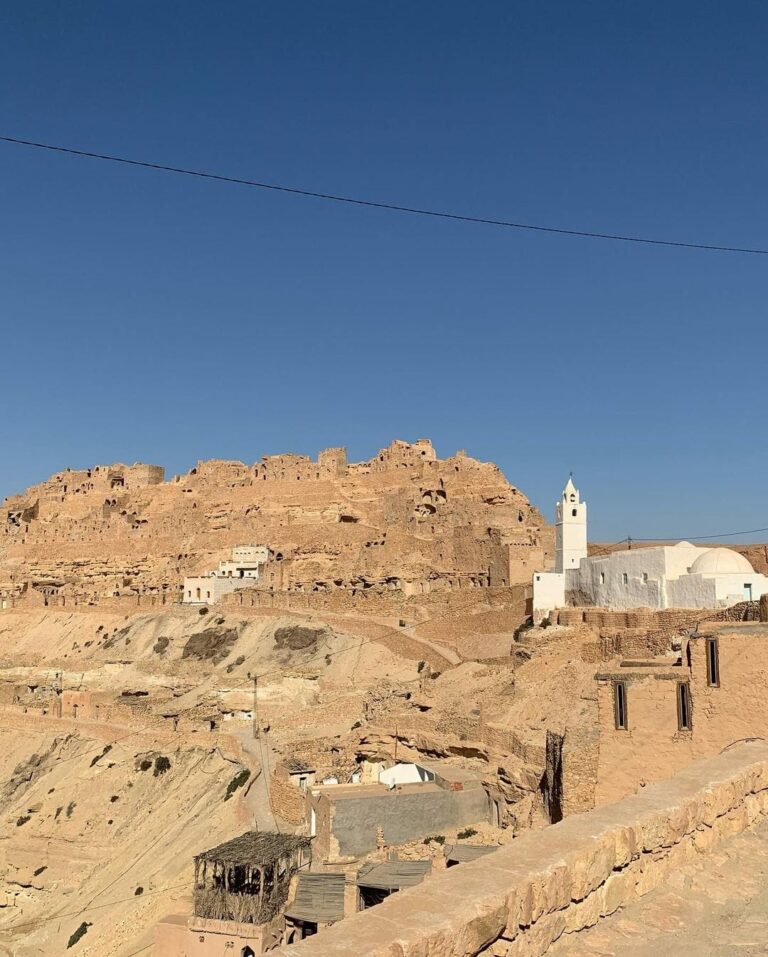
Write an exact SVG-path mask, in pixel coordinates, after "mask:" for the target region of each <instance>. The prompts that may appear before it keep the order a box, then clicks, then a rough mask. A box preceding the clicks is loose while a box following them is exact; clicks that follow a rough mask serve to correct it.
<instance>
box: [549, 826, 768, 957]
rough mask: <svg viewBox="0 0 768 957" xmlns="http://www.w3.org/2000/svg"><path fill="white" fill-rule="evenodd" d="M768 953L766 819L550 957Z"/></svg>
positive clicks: (744, 956) (704, 956) (741, 956)
mask: <svg viewBox="0 0 768 957" xmlns="http://www.w3.org/2000/svg"><path fill="white" fill-rule="evenodd" d="M766 953H768V822H763V823H760V824H758V825H757V826H756V827H755V828H754V829H750V830H748V831H745V832H744V833H743V834H738V835H736V836H735V837H732V838H729V839H728V840H727V841H724V842H723V843H722V845H720V846H719V847H717V848H715V849H714V850H713V851H711V852H710V853H709V854H706V855H704V856H703V857H702V859H701V860H700V861H695V862H693V863H692V864H690V865H689V866H687V867H685V868H683V869H681V870H680V871H678V872H677V873H675V874H672V875H671V876H670V877H669V879H668V880H667V881H666V883H665V885H664V887H663V888H659V889H658V890H655V891H651V893H650V894H648V895H647V896H646V897H643V898H641V899H640V900H639V901H636V902H635V903H634V904H630V905H629V906H628V907H625V908H623V909H622V910H621V911H619V912H618V913H616V914H614V915H612V916H611V917H608V918H606V920H604V921H602V922H601V923H599V924H597V925H596V926H595V927H593V928H590V929H589V930H585V931H583V932H582V933H580V934H577V935H576V936H575V937H574V936H569V937H567V938H561V940H560V941H558V942H557V943H556V944H555V945H554V946H553V947H552V948H551V949H550V950H549V951H548V957H608V955H612V954H621V955H622V957H658V955H659V954H674V955H675V957H725V955H726V954H727V955H729V957H730V955H732V954H736V955H739V957H756V955H757V954H766Z"/></svg>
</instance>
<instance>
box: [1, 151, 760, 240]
mask: <svg viewBox="0 0 768 957" xmlns="http://www.w3.org/2000/svg"><path fill="white" fill-rule="evenodd" d="M0 141H2V142H4V143H12V144H14V145H17V146H28V147H32V148H33V149H39V150H48V151H49V152H52V153H66V154H67V155H69V156H79V157H84V158H87V159H95V160H103V161H106V162H108V163H121V164H123V165H124V166H139V167H141V168H143V169H153V170H159V171H161V172H163V173H177V174H179V175H182V176H195V177H197V178H198V179H208V180H215V181H216V182H219V183H231V184H234V185H236V186H250V187H253V188H255V189H267V190H272V191H273V192H277V193H290V194H292V195H294V196H304V197H308V198H311V199H323V200H327V201H329V202H333V203H346V204H347V205H350V206H365V207H367V208H369V209H385V210H389V211H390V212H395V213H410V214H412V215H414V216H430V217H432V218H434V219H450V220H454V221H455V222H462V223H477V224H480V225H484V226H501V227H504V228H506V229H522V230H528V231H530V232H539V233H555V234H557V235H560V236H573V237H576V238H580V239H609V240H612V241H614V242H621V243H639V244H642V245H647V246H674V247H677V248H680V249H701V250H707V251H709V252H728V253H747V254H751V255H759V256H768V249H759V248H751V247H746V246H724V245H715V244H710V243H686V242H679V241H676V240H672V239H651V238H649V237H644V236H628V235H623V234H620V233H600V232H594V231H591V230H586V229H565V228H563V227H559V226H542V225H540V224H535V223H518V222H514V221H512V220H507V219H495V218H494V219H491V218H487V217H484V216H470V215H464V214H461V213H452V212H448V211H446V210H437V209H422V208H420V207H418V206H405V205H401V204H399V203H382V202H376V201H374V200H370V199H359V198H357V197H353V196H339V195H336V194H334V193H322V192H318V191H316V190H311V189H303V188H301V187H298V186H282V185H279V184H277V183H263V182H260V181H258V180H252V179H243V178H241V177H238V176H226V175H224V174H223V173H212V172H208V171H205V170H196V169H188V168H186V167H182V166H168V165H166V164H164V163H153V162H150V161H148V160H136V159H129V158H128V157H125V156H113V155H111V154H109V153H94V152H91V151H90V150H80V149H75V148H73V147H69V146H57V145H54V144H52V143H38V142H35V141H34V140H23V139H19V138H18V137H15V136H0Z"/></svg>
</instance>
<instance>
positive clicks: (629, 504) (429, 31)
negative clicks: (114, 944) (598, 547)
mask: <svg viewBox="0 0 768 957" xmlns="http://www.w3.org/2000/svg"><path fill="white" fill-rule="evenodd" d="M766 35H768V5H766V4H765V3H763V2H759V0H754V2H736V3H732V4H723V3H720V2H701V0H699V2H696V3H693V2H685V0H679V2H676V3H673V4H670V3H662V2H658V0H649V2H646V3H643V4H629V3H616V2H615V0H614V2H589V0H587V2H584V3H572V2H546V0H545V2H540V0H539V2H530V3H527V2H525V3H523V2H509V0H507V2H491V0H488V2H484V3H479V4H469V3H466V2H464V3H457V2H450V0H440V2H431V0H420V2H419V3H417V4H414V3H402V2H401V3H394V2H386V0H384V2H380V3H377V4H361V3H359V2H351V0H350V2H334V0H329V2H327V3H322V4H320V3H317V2H280V3H277V2H273V3H263V2H251V3H245V2H240V3H234V2H226V0H225V2H218V3H216V4H211V3H207V2H206V3H203V2H198V0H183V2H181V0H179V2H171V0H165V2H163V3H157V2H154V0H152V2H150V0H132V2H131V3H120V4H118V3H97V2H95V0H92V2H89V3H86V2H80V0H69V2H68V3H66V4H60V3H55V2H53V0H47V2H39V0H28V2H26V3H16V4H5V5H3V7H2V10H0V133H2V134H6V135H11V136H17V137H22V138H30V139H38V140H43V141H47V142H52V143H61V144H63V145H71V146H74V147H79V148H81V149H86V150H95V151H101V152H112V153H118V154H122V155H127V156H131V157H135V158H139V159H148V160H152V161H155V162H159V163H167V164H170V165H180V166H189V167H194V168H199V169H211V170H216V171H219V172H223V173H225V174H229V175H233V176H241V177H248V178H254V179H260V180H264V181H272V182H277V183H283V184H287V185H297V186H302V187H305V188H307V189H312V190H319V191H326V192H332V193H342V194H348V195H355V196H362V197H367V198H370V199H374V200H378V201H383V202H394V203H401V204H405V205H418V206H423V207H433V208H437V209H448V210H453V211H457V212H462V213H469V214H474V215H479V216H487V217H500V218H507V219H514V220H518V221H530V222H536V223H545V224H551V225H556V226H562V227H566V228H576V229H587V230H596V231H616V232H623V233H631V234H638V235H647V236H658V237H664V238H671V239H678V240H682V241H692V242H705V243H718V244H734V245H741V246H761V247H768V223H766V208H767V204H766V200H767V199H768V185H767V180H766V175H765V164H766V146H768V125H767V122H766V115H767V114H766V102H768V60H766V56H765V37H766ZM0 215H1V219H0V323H1V324H2V332H3V340H4V350H3V352H4V355H3V360H4V361H3V366H2V379H1V380H0V402H2V415H0V448H2V453H1V454H0V494H8V493H11V492H14V491H18V490H20V489H21V488H23V487H25V486H26V485H28V484H30V483H32V482H35V481H39V480H41V479H42V478H44V477H46V476H47V475H49V474H50V473H52V472H54V471H56V470H58V469H60V468H62V467H64V466H67V465H70V466H72V467H82V466H87V465H91V464H95V463H97V462H102V463H104V462H110V461H116V460H123V461H125V460H127V461H133V460H143V461H149V462H157V463H160V464H163V465H165V466H166V467H167V469H168V470H169V472H177V471H183V470H186V469H187V468H188V467H189V466H190V465H192V464H193V463H194V462H195V461H196V460H197V459H200V458H210V457H227V458H238V459H243V460H245V461H248V462H251V461H254V460H255V459H257V458H258V457H260V456H261V455H262V454H264V453H275V452H280V451H294V452H302V453H311V454H314V453H315V452H316V451H317V450H318V449H320V448H322V447H324V446H327V445H336V444H345V445H347V447H348V449H349V452H350V455H351V456H352V457H353V458H356V459H360V458H367V457H369V456H371V455H372V454H374V452H375V451H376V450H377V449H378V448H379V447H380V446H382V445H385V444H387V443H388V442H389V440H390V439H391V438H393V437H400V438H406V439H408V438H410V439H415V438H418V437H421V436H428V437H431V438H432V439H433V441H434V442H435V445H436V447H437V449H438V452H439V453H440V454H441V455H448V454H451V453H453V452H454V451H455V450H456V449H458V448H465V449H467V451H468V452H469V453H470V454H472V455H475V456H476V457H478V458H481V459H490V460H493V461H495V462H497V463H498V464H499V465H500V466H501V467H502V468H503V470H504V471H505V473H506V475H507V476H508V478H509V480H510V481H511V482H512V483H513V484H515V485H518V486H519V487H520V488H521V489H523V490H524V491H525V492H526V493H527V494H528V495H529V496H530V497H531V498H532V499H533V500H534V501H535V502H536V503H537V504H538V505H539V506H540V507H542V508H543V509H544V510H545V513H546V514H547V515H548V516H549V515H550V513H551V511H552V506H553V502H554V500H555V497H556V495H557V493H558V491H559V489H560V488H561V487H562V484H563V481H564V479H565V477H567V474H568V471H569V470H571V469H572V470H573V471H574V473H575V476H576V480H577V483H578V484H579V485H580V487H581V489H582V492H583V494H584V495H585V497H586V498H587V500H588V502H589V504H590V513H591V528H590V537H591V538H594V539H602V540H606V539H619V538H622V537H624V536H625V535H628V534H631V535H633V536H636V537H644V536H656V535H658V536H667V535H669V536H677V535H681V536H692V535H695V534H702V535H709V534H713V533H719V532H726V531H731V530H738V529H748V528H753V527H758V526H768V506H767V505H766V495H765V473H766V465H767V464H768V463H767V462H766V458H767V457H768V452H767V451H766V449H765V442H764V434H765V420H766V386H765V380H766V374H765V371H764V364H765V357H766V355H767V354H768V352H767V351H766V346H767V345H768V341H767V340H768V333H767V331H766V315H765V314H766V271H767V269H768V257H761V256H739V255H733V254H726V253H707V252H694V251H690V250H675V249H663V248H654V247H643V246H632V245H626V244H620V243H610V242H605V241H599V240H587V239H583V240H580V239H571V238H566V237H558V236H551V235H544V234H534V233H527V232H515V231H512V230H504V229H499V228H493V227H488V226H479V225H468V224H467V225H463V224H457V223H450V222H441V221H437V220H429V219H423V218H417V217H414V216H407V215H401V214H395V213H387V212H383V211H381V212H379V211H373V210H365V209H358V208H352V207H345V206H338V205H333V204H329V203H324V202H321V201H317V200H310V199H302V198H296V197H290V196H285V195H278V194H272V193H267V192H263V191H257V190H249V189H245V188H240V187H236V186H226V185H216V184H212V183H205V182H202V181H195V180H191V179H186V178H182V177H176V176H171V175H168V174H163V173H159V172H150V171H145V170H134V169H127V168H123V167H117V166H112V165H109V164H105V163H98V162H95V161H91V160H85V159H77V158H72V157H64V156H54V155H51V154H46V153H42V152H34V151H32V150H29V149H26V148H22V147H18V146H11V145H7V144H0ZM761 537H762V538H765V536H764V535H763V536H757V538H761Z"/></svg>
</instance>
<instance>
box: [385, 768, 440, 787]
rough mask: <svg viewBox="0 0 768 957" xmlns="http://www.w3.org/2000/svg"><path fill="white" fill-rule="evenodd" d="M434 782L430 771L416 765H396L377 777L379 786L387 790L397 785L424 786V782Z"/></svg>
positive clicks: (433, 776)
mask: <svg viewBox="0 0 768 957" xmlns="http://www.w3.org/2000/svg"><path fill="white" fill-rule="evenodd" d="M434 780H435V775H434V774H433V773H432V771H428V770H427V769H426V768H422V767H421V766H420V765H418V764H396V765H395V766H394V767H391V768H387V770H386V771H382V772H381V774H380V775H379V784H384V785H385V786H386V787H388V788H392V787H396V786H397V785H399V784H424V783H425V782H426V781H434Z"/></svg>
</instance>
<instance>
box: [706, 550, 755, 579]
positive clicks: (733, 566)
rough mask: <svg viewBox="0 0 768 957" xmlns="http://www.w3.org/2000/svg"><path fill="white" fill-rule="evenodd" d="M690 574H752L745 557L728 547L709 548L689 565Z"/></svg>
mask: <svg viewBox="0 0 768 957" xmlns="http://www.w3.org/2000/svg"><path fill="white" fill-rule="evenodd" d="M691 574H692V575H754V574H755V570H754V568H753V567H752V566H751V565H750V564H749V562H748V561H747V559H746V558H745V557H744V556H743V555H740V554H739V553H738V552H734V551H733V549H730V548H710V549H709V550H708V551H706V552H704V554H703V555H699V557H698V558H697V559H696V561H695V562H694V563H693V565H691Z"/></svg>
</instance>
